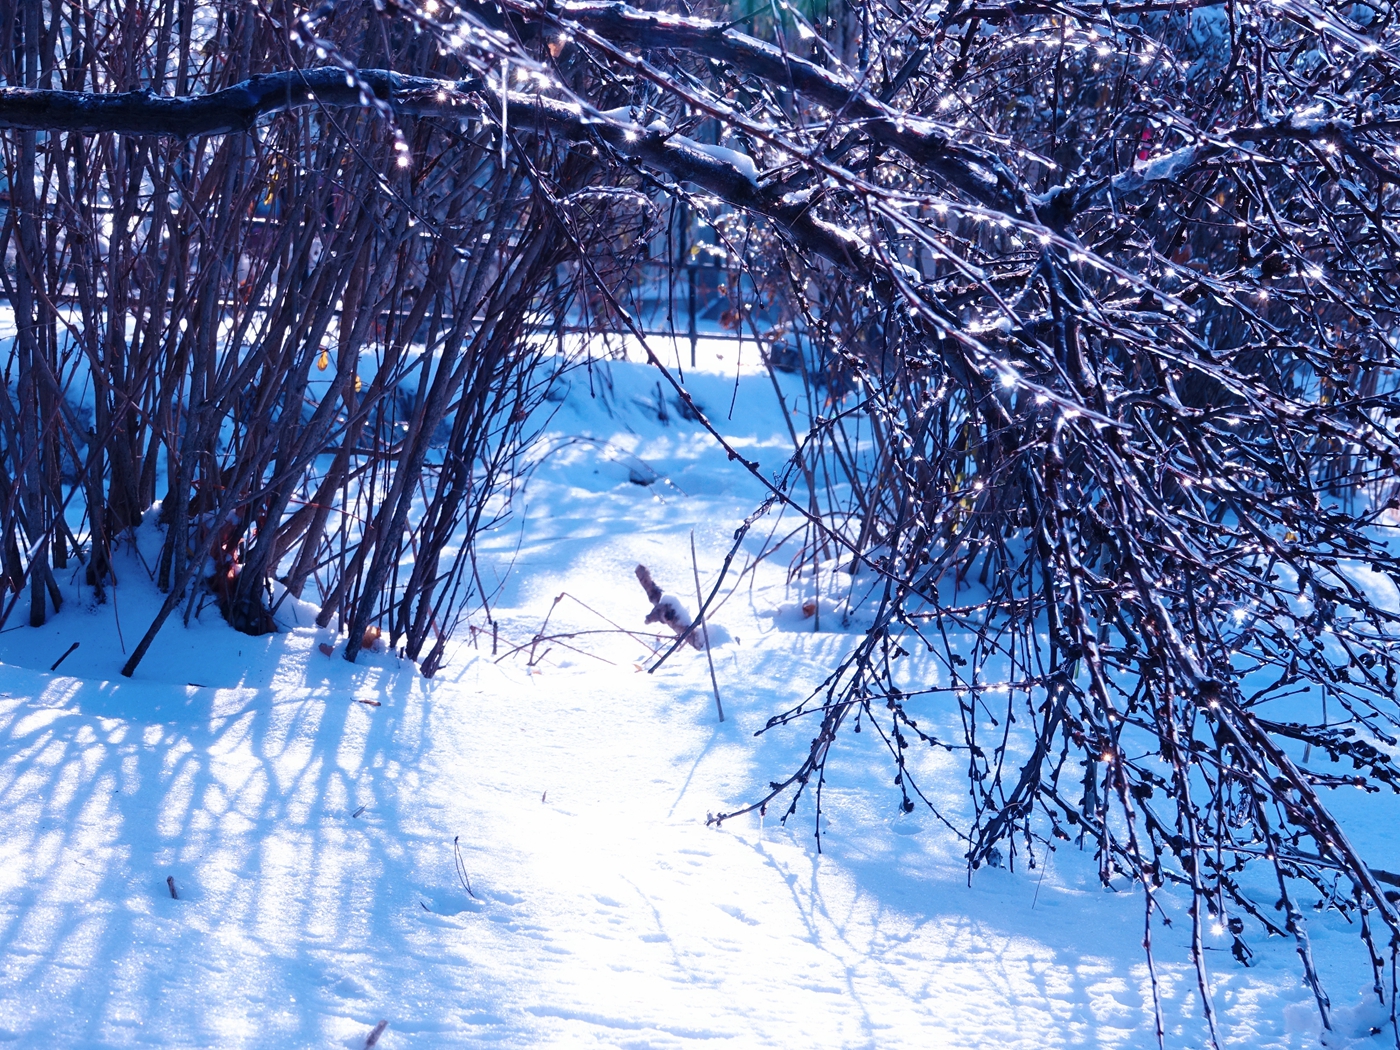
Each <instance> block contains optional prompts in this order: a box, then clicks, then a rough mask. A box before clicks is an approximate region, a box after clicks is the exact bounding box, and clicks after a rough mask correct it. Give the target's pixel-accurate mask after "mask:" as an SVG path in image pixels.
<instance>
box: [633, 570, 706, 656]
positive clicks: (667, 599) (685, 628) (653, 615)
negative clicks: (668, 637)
mask: <svg viewBox="0 0 1400 1050" xmlns="http://www.w3.org/2000/svg"><path fill="white" fill-rule="evenodd" d="M636 573H637V582H638V583H640V584H641V585H642V590H644V591H646V592H647V601H649V602H651V612H649V613H647V618H646V622H647V623H664V624H665V625H666V626H667V627H669V628H671V630H673V631H675V632H676V636H677V637H678V638H680V637H683V638H685V640H686V641H687V642H689V643H690V644H691V645H693V646H695V648H697V649H703V648H705V643H704V642H703V641H701V640H700V632H699V631H692V630H691V628H690V623H691V621H690V615H689V614H688V613H687V612H686V611H685V606H684V605H682V604H681V603H680V599H679V598H676V597H674V596H672V595H670V594H665V593H663V592H662V590H661V588H660V587H658V586H657V585H656V581H655V580H653V579H652V578H651V572H650V570H648V569H647V567H646V566H645V565H638V566H637V569H636Z"/></svg>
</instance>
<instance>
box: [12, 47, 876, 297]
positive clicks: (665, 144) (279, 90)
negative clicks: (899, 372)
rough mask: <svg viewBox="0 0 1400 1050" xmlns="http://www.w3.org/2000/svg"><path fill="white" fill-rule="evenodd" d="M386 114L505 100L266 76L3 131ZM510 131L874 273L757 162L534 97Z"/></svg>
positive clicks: (474, 87)
mask: <svg viewBox="0 0 1400 1050" xmlns="http://www.w3.org/2000/svg"><path fill="white" fill-rule="evenodd" d="M376 103H379V104H384V105H387V106H388V107H389V108H390V109H391V110H392V111H393V112H394V113H396V114H401V115H405V116H435V117H450V118H453V119H465V118H470V117H478V116H483V115H485V114H495V113H498V112H499V106H500V101H499V95H496V94H492V93H491V92H490V89H489V88H488V87H487V85H486V84H485V83H484V82H483V81H481V80H478V79H474V80H460V81H452V80H434V79H431V78H427V77H413V76H404V75H402V74H399V73H394V72H392V71H389V70H383V69H362V70H359V71H357V72H356V73H355V74H350V73H347V72H346V71H345V70H344V69H342V68H340V67H336V66H329V67H322V68H318V69H306V70H300V69H294V70H286V71H282V72H277V73H265V74H262V75H260V76H255V77H251V78H249V79H248V80H246V81H243V82H242V83H240V84H235V85H233V86H232V87H228V88H225V89H224V90H222V91H217V92H213V93H212V94H208V95H191V96H183V97H178V96H176V97H172V96H158V95H154V94H151V93H149V92H142V91H132V92H125V93H121V94H117V93H112V94H104V93H100V92H78V91H50V90H27V89H24V88H3V89H0V127H7V128H15V129H31V128H32V129H35V130H43V131H74V132H84V133H90V134H96V133H102V132H110V133H116V134H125V135H174V136H179V137H182V138H192V137H195V136H199V135H217V134H226V133H229V132H238V131H247V130H249V129H251V128H253V127H254V126H255V125H256V124H257V122H258V120H259V118H261V117H265V116H271V115H274V114H277V113H282V112H287V111H289V110H294V109H300V108H304V107H307V106H318V105H319V106H325V107H333V108H345V107H366V106H372V105H375V104H376ZM506 123H507V126H508V127H510V128H512V129H515V130H517V131H522V132H523V131H535V132H550V133H553V134H557V135H561V136H563V137H565V138H568V139H571V140H574V141H586V140H589V139H592V138H597V139H599V140H601V141H604V142H606V143H607V145H608V146H609V147H610V148H611V149H612V150H613V151H614V152H616V153H618V154H620V155H622V156H624V157H630V158H632V159H634V160H636V161H638V162H640V163H642V164H644V165H646V166H647V167H649V168H652V169H654V170H655V171H657V172H659V173H662V174H665V175H669V176H670V177H672V178H674V179H677V180H679V181H683V182H690V183H693V184H694V185H696V186H698V187H701V188H702V189H704V190H705V191H706V192H708V193H712V194H714V195H715V196H716V197H719V198H721V199H722V200H724V201H725V202H726V203H728V204H731V205H733V206H735V207H738V208H743V209H746V210H749V211H753V212H756V213H758V214H761V215H764V216H766V217H768V218H770V219H773V220H774V221H776V222H777V223H778V224H779V225H780V226H781V227H783V228H784V229H785V230H786V231H787V232H788V234H789V235H790V236H791V237H792V238H793V239H794V240H795V241H796V242H797V243H798V244H799V245H800V246H801V247H803V248H804V249H806V250H808V251H812V252H814V253H816V254H818V255H820V256H822V257H823V258H825V259H827V260H829V261H831V262H834V263H836V264H837V265H839V266H843V267H846V268H848V269H852V268H854V269H856V270H859V271H861V272H862V273H868V272H869V270H870V260H869V259H868V257H867V256H866V249H865V246H864V244H863V242H862V241H861V240H860V239H859V238H858V237H856V236H855V235H854V234H851V233H849V232H847V231H845V230H842V229H840V228H838V227H836V226H834V225H832V224H830V223H826V222H823V221H821V220H820V219H818V218H817V217H816V216H815V215H813V214H812V208H811V205H810V203H809V202H808V201H806V200H800V199H796V198H794V197H791V196H790V195H786V194H784V193H782V192H781V189H780V188H774V189H768V190H765V189H764V188H761V187H760V185H759V182H758V179H757V177H756V175H757V173H756V171H755V170H754V168H753V164H752V161H751V160H749V158H748V157H746V156H744V155H743V154H739V153H735V152H734V151H732V150H724V149H720V148H718V147H713V146H706V145H704V144H702V143H698V142H696V141H694V140H693V139H690V138H687V137H686V136H684V135H680V134H677V133H676V132H675V131H674V130H673V129H670V128H667V127H664V126H661V125H659V124H652V125H650V126H648V127H645V128H644V127H641V126H640V125H638V124H635V123H633V122H631V121H627V120H619V119H615V118H613V117H611V116H609V115H606V114H603V113H600V112H598V111H597V110H593V109H591V108H586V107H584V106H582V105H580V104H578V103H575V102H563V101H559V100H556V99H550V98H545V97H543V96H540V95H532V94H527V93H524V92H511V93H510V95H509V111H508V114H507V122H506Z"/></svg>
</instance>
